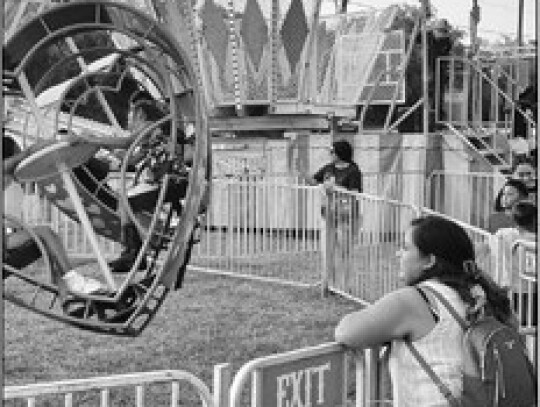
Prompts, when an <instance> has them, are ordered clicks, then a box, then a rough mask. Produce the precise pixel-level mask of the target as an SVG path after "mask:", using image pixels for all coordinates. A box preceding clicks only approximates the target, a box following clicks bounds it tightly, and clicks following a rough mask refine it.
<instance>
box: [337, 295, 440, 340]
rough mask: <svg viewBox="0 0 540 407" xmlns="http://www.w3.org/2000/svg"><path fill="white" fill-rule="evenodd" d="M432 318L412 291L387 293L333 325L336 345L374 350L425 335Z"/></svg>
mask: <svg viewBox="0 0 540 407" xmlns="http://www.w3.org/2000/svg"><path fill="white" fill-rule="evenodd" d="M434 323H435V322H434V320H433V317H432V316H431V314H430V311H429V308H428V306H427V305H426V304H425V302H424V300H423V299H422V297H421V296H420V295H419V294H418V293H417V292H416V290H415V289H414V288H412V287H405V288H401V289H399V290H396V291H394V292H391V293H389V294H387V295H385V296H384V297H382V298H381V299H380V300H378V301H377V302H375V303H374V304H372V305H370V306H368V307H367V308H365V309H363V310H361V311H356V312H353V313H351V314H348V315H346V316H345V317H344V318H343V319H342V320H341V321H340V322H339V324H338V325H337V327H336V331H335V339H336V341H337V342H339V343H342V344H344V345H346V346H350V347H354V348H366V347H371V346H378V345H382V344H384V343H387V342H390V341H392V340H394V339H402V338H407V337H410V338H413V339H415V338H417V337H421V336H423V335H425V334H426V333H427V332H429V331H430V330H431V329H432V328H433V325H434Z"/></svg>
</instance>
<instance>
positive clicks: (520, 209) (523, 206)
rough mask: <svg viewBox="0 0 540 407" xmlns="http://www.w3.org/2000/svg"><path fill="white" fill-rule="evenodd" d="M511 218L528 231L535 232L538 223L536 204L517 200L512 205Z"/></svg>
mask: <svg viewBox="0 0 540 407" xmlns="http://www.w3.org/2000/svg"><path fill="white" fill-rule="evenodd" d="M512 219H514V222H516V225H518V226H519V227H521V228H523V229H525V230H526V231H528V232H532V233H536V232H537V229H538V225H537V224H536V220H537V208H536V205H535V204H534V203H532V202H530V201H518V202H516V203H515V204H514V205H513V206H512Z"/></svg>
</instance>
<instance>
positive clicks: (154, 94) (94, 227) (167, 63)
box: [3, 1, 210, 335]
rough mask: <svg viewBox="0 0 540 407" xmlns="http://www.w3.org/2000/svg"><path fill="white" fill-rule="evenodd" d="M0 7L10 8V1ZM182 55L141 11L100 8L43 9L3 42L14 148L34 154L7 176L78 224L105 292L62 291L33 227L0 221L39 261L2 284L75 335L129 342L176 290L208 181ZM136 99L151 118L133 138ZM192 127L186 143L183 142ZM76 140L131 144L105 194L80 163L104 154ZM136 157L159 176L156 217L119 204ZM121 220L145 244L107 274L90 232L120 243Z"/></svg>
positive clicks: (199, 121)
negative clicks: (150, 109) (130, 261)
mask: <svg viewBox="0 0 540 407" xmlns="http://www.w3.org/2000/svg"><path fill="white" fill-rule="evenodd" d="M10 6H11V7H13V8H14V9H15V8H16V7H17V2H15V3H13V2H8V4H7V5H6V7H7V8H9V7H10ZM184 48H185V47H184V46H182V45H181V44H179V43H178V42H177V41H176V40H175V39H174V38H172V37H171V36H170V34H169V33H168V32H166V31H165V30H164V29H163V28H160V26H159V24H158V21H157V19H155V18H152V17H151V16H150V15H149V14H148V13H146V12H143V11H140V10H137V9H135V8H134V7H132V6H128V5H126V4H122V3H118V2H107V1H84V2H74V3H68V4H61V5H57V6H54V7H52V8H48V9H47V10H45V11H42V12H41V13H39V14H37V15H36V16H34V17H33V18H30V19H29V20H28V21H27V22H26V23H25V24H23V25H22V26H21V27H20V28H18V29H17V30H16V31H14V32H13V35H11V36H9V37H8V38H7V39H6V42H5V44H4V48H3V53H4V61H3V85H4V93H5V94H6V95H7V97H8V99H9V101H8V103H11V104H15V105H16V108H15V111H16V112H17V115H18V118H17V120H19V121H21V120H22V124H21V125H20V126H19V128H20V129H22V131H21V132H20V134H18V136H19V139H20V140H22V144H23V148H27V147H29V146H31V145H34V144H35V143H39V145H40V146H41V145H42V146H43V147H42V148H41V149H39V151H37V153H34V154H32V155H31V156H29V157H28V158H27V159H25V160H23V161H22V162H21V163H20V164H19V166H18V167H17V169H16V172H15V177H16V179H18V180H19V181H21V182H34V183H35V184H37V186H38V190H39V191H40V193H42V194H43V195H44V196H45V197H46V198H47V199H48V200H49V201H50V202H51V203H53V204H54V205H55V206H56V207H58V208H59V209H60V210H61V211H62V212H63V213H65V214H66V215H67V216H69V217H71V218H72V219H74V220H75V221H77V222H79V223H81V225H82V226H83V228H84V232H85V235H86V236H85V237H86V238H87V239H88V241H89V242H90V244H91V246H92V250H93V255H94V257H95V259H96V260H97V263H98V267H99V272H100V274H101V275H102V277H103V278H104V279H105V281H106V282H107V289H106V290H103V291H102V292H98V293H94V294H83V293H78V292H71V291H69V292H67V293H66V292H64V290H63V289H61V288H60V287H59V285H58V283H57V282H55V281H53V279H52V275H53V274H54V273H51V271H52V270H51V268H53V267H55V265H54V262H53V261H52V259H51V256H50V255H47V252H46V251H45V250H44V247H43V245H42V244H41V243H40V242H39V239H37V237H36V236H35V234H33V233H32V230H31V228H29V227H28V226H26V225H25V224H23V223H22V222H21V221H19V220H18V219H15V218H12V217H9V216H4V228H15V229H21V228H22V229H26V230H27V231H28V232H29V233H30V235H31V236H33V237H34V240H36V242H37V243H38V247H39V248H40V251H41V253H42V260H41V261H40V262H41V263H40V264H41V265H43V267H41V266H39V267H38V266H35V265H34V266H29V267H27V268H24V269H21V270H18V269H15V268H13V267H10V266H8V265H3V273H4V275H7V276H9V277H7V278H6V279H5V280H4V298H5V299H6V300H8V301H11V302H13V303H14V304H16V305H18V306H22V307H25V308H28V309H30V310H32V311H34V312H37V313H40V314H43V315H45V316H47V317H50V318H53V319H57V320H60V321H63V322H66V323H68V324H72V325H75V326H78V327H81V328H84V329H88V330H92V331H96V332H103V333H109V334H116V335H137V334H139V333H140V332H141V331H142V330H143V329H144V328H145V327H146V326H147V324H148V323H149V322H150V321H151V319H152V318H153V316H154V315H155V314H156V312H157V310H158V309H159V307H160V305H161V304H162V303H163V301H164V299H165V297H166V296H167V294H168V292H169V291H170V290H172V289H177V288H179V287H180V286H181V283H182V278H183V274H184V272H185V267H186V264H187V262H188V261H189V257H190V253H191V247H192V245H193V244H194V238H193V234H194V231H195V229H196V228H197V218H198V216H199V214H200V213H201V212H203V211H204V206H205V203H206V198H205V197H206V193H207V188H208V185H209V183H208V180H209V177H210V167H209V151H210V150H209V143H208V131H207V122H206V116H205V115H206V108H205V106H204V101H203V100H202V97H201V87H200V80H199V79H198V77H199V73H198V72H197V70H196V69H194V67H193V66H192V58H190V56H189V55H188V53H187V51H186V50H185V49H184ZM141 93H144V94H147V95H151V98H152V99H153V101H152V104H153V105H154V107H155V109H157V110H158V111H159V112H160V115H161V118H160V119H159V120H157V121H155V122H154V123H152V124H150V125H148V126H146V127H145V128H144V129H142V130H140V131H139V132H138V133H135V134H132V133H130V132H129V131H128V129H127V122H128V121H127V110H128V109H127V106H128V104H129V103H130V99H131V98H133V97H134V96H135V95H136V94H141ZM191 129H194V137H192V139H193V138H194V142H193V140H187V137H188V136H187V135H189V134H190V130H191ZM158 130H159V131H158ZM4 131H6V129H4ZM15 132H16V131H15ZM12 133H13V130H12ZM83 133H84V134H86V136H85V137H91V138H94V139H99V138H100V137H109V138H110V136H115V137H132V138H133V139H134V140H135V141H134V142H133V143H132V144H131V145H130V147H129V148H128V149H127V151H126V152H125V154H124V157H123V160H122V164H121V166H120V170H119V174H117V177H116V178H117V179H116V184H115V186H114V185H113V182H112V181H111V180H110V176H109V175H108V174H107V173H105V174H102V173H96V171H95V169H93V168H91V166H90V165H89V163H90V162H92V160H94V159H96V157H99V155H101V154H104V150H100V149H99V148H98V147H95V146H93V144H85V143H84V142H80V141H79V142H77V143H73V142H70V141H69V138H70V137H71V136H73V135H80V134H83ZM186 134H187V135H186ZM188 143H189V144H192V145H193V146H192V147H191V148H192V149H193V151H190V154H189V156H188V153H187V152H186V151H187V147H186V145H187V144H188ZM135 154H138V155H139V156H140V155H142V156H143V157H145V159H143V160H142V161H140V162H142V163H143V164H141V165H142V166H143V167H147V168H139V172H141V171H142V172H144V171H145V170H147V169H150V170H153V171H158V172H159V173H160V180H159V181H160V183H159V193H158V194H157V196H158V197H157V201H156V202H155V205H154V206H153V208H155V209H153V210H152V211H146V212H143V213H138V214H137V216H135V213H134V210H133V209H132V208H131V206H130V203H129V202H128V199H127V196H128V189H130V188H131V187H133V186H137V183H138V182H139V181H138V180H137V179H132V178H133V177H131V176H130V174H131V173H130V172H128V162H129V161H130V158H132V157H133V156H134V155H135ZM111 185H113V186H111ZM173 190H174V191H173ZM171 191H172V192H174V193H172V194H171ZM171 196H173V197H172V198H171ZM126 222H131V223H133V224H135V226H136V228H137V230H138V233H139V234H140V236H141V237H142V240H143V244H142V248H141V250H140V253H139V255H138V257H137V259H136V261H135V264H134V265H133V266H132V267H131V270H130V271H129V272H128V273H127V274H122V275H116V276H113V275H112V273H111V270H110V267H109V265H108V264H107V262H106V261H105V259H104V256H103V254H102V253H101V250H100V247H99V244H98V241H97V237H96V235H100V236H104V237H106V238H107V239H110V240H113V241H121V238H122V236H121V235H122V233H121V230H122V228H121V226H122V224H123V223H126ZM143 265H145V267H143ZM119 277H121V281H119V280H120V279H119ZM70 310H71V311H73V310H76V312H68V311H70Z"/></svg>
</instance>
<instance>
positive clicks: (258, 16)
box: [240, 0, 268, 70]
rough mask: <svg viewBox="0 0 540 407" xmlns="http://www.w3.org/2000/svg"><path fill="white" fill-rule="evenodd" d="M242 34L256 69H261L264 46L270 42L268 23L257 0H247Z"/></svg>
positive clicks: (247, 51) (241, 27) (241, 28)
mask: <svg viewBox="0 0 540 407" xmlns="http://www.w3.org/2000/svg"><path fill="white" fill-rule="evenodd" d="M240 35H241V37H242V40H243V41H244V46H245V50H246V53H247V54H248V55H249V57H250V58H251V61H252V63H253V65H254V67H255V69H256V70H259V67H260V63H261V58H262V54H263V50H264V47H265V46H266V44H268V25H267V23H266V21H265V19H264V16H263V13H262V10H261V6H260V5H259V2H258V1H257V0H247V4H246V8H245V11H244V17H243V18H242V25H241V26H240Z"/></svg>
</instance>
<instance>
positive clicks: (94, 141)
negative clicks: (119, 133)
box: [70, 132, 139, 150]
mask: <svg viewBox="0 0 540 407" xmlns="http://www.w3.org/2000/svg"><path fill="white" fill-rule="evenodd" d="M138 135H139V134H138V133H136V134H134V135H131V136H129V137H94V136H93V135H91V134H90V133H88V132H82V133H81V134H80V135H78V136H73V137H71V138H70V141H71V142H72V143H76V142H79V141H80V142H84V143H88V144H91V145H95V146H98V147H101V148H104V149H106V150H116V149H119V150H126V149H128V148H129V146H130V145H131V144H132V143H133V142H134V141H135V139H136V138H137V136H138Z"/></svg>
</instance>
